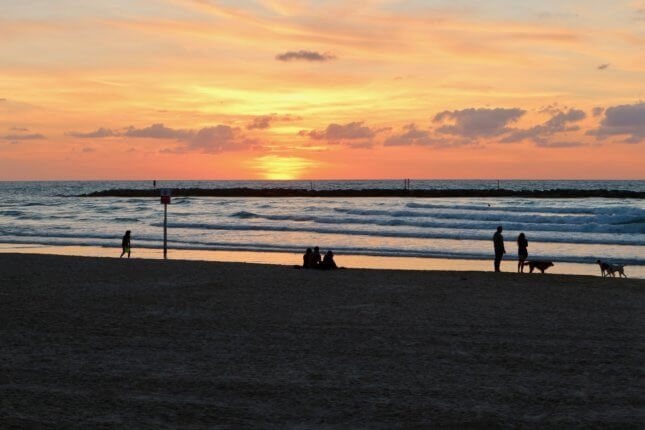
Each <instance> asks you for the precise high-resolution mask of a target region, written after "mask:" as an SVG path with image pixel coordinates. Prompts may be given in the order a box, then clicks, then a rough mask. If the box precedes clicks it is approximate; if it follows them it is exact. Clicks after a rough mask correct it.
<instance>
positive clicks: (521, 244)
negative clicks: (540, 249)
mask: <svg viewBox="0 0 645 430" xmlns="http://www.w3.org/2000/svg"><path fill="white" fill-rule="evenodd" d="M528 246H529V241H528V240H526V236H524V233H520V235H519V236H517V256H518V261H517V271H518V273H524V262H525V261H526V259H527V258H528V256H529V251H528V249H526V248H528Z"/></svg>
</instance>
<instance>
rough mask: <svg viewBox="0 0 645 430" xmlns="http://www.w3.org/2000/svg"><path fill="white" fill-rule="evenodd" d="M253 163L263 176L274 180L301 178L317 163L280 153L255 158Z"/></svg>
mask: <svg viewBox="0 0 645 430" xmlns="http://www.w3.org/2000/svg"><path fill="white" fill-rule="evenodd" d="M251 164H252V167H253V168H254V169H256V170H259V171H260V174H261V176H262V177H264V178H265V179H269V180H274V181H286V180H293V179H300V178H302V177H303V174H304V173H305V171H306V170H307V169H311V168H312V167H314V166H316V165H317V163H316V162H315V161H313V160H310V159H307V158H301V157H280V156H278V155H265V156H264V157H259V158H255V159H254V160H252V162H251ZM304 176H307V175H304Z"/></svg>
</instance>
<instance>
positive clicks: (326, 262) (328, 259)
mask: <svg viewBox="0 0 645 430" xmlns="http://www.w3.org/2000/svg"><path fill="white" fill-rule="evenodd" d="M320 268H321V269H323V270H332V269H338V266H336V262H335V261H334V253H333V252H331V250H329V251H327V253H326V254H325V257H324V258H323V261H322V263H320Z"/></svg>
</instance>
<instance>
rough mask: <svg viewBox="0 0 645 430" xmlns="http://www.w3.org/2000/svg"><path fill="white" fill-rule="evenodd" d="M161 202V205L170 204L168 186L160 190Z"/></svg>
mask: <svg viewBox="0 0 645 430" xmlns="http://www.w3.org/2000/svg"><path fill="white" fill-rule="evenodd" d="M161 204H162V205H169V204H170V188H163V189H162V190H161Z"/></svg>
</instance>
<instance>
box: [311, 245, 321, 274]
mask: <svg viewBox="0 0 645 430" xmlns="http://www.w3.org/2000/svg"><path fill="white" fill-rule="evenodd" d="M311 261H312V262H313V266H311V267H312V268H314V269H315V268H317V267H318V266H319V265H320V262H321V261H322V258H321V256H320V248H318V247H317V246H314V253H313V254H312V256H311Z"/></svg>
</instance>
